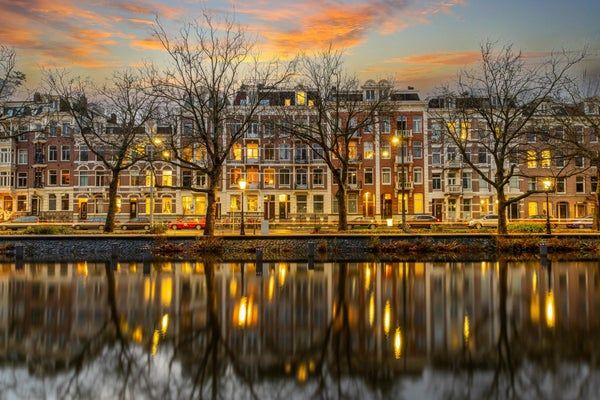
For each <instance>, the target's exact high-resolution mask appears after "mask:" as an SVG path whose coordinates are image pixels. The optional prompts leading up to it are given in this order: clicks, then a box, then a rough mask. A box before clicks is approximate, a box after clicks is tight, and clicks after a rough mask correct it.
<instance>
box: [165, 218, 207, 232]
mask: <svg viewBox="0 0 600 400" xmlns="http://www.w3.org/2000/svg"><path fill="white" fill-rule="evenodd" d="M168 225H169V229H173V230H174V231H176V230H177V229H198V230H200V229H204V227H205V226H206V218H196V219H178V220H176V221H171V222H169V224H168Z"/></svg>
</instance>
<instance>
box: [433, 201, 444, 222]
mask: <svg viewBox="0 0 600 400" xmlns="http://www.w3.org/2000/svg"><path fill="white" fill-rule="evenodd" d="M443 214H444V205H443V204H442V203H434V204H433V215H434V216H435V217H436V218H437V219H438V220H439V221H441V220H442V217H443Z"/></svg>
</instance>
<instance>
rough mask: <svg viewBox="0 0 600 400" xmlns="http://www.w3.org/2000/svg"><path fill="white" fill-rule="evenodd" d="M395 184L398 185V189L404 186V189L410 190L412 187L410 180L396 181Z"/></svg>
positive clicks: (412, 183)
mask: <svg viewBox="0 0 600 400" xmlns="http://www.w3.org/2000/svg"><path fill="white" fill-rule="evenodd" d="M396 186H397V187H398V189H399V190H402V188H404V190H412V189H413V187H414V182H411V181H406V182H404V183H402V182H400V181H398V182H396Z"/></svg>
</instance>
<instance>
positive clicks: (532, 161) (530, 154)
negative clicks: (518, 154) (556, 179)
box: [527, 150, 537, 168]
mask: <svg viewBox="0 0 600 400" xmlns="http://www.w3.org/2000/svg"><path fill="white" fill-rule="evenodd" d="M527 167H528V168H537V155H536V154H535V150H527Z"/></svg>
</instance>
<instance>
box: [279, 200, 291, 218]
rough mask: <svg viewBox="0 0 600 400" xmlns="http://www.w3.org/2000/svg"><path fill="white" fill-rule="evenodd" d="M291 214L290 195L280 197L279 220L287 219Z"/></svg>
mask: <svg viewBox="0 0 600 400" xmlns="http://www.w3.org/2000/svg"><path fill="white" fill-rule="evenodd" d="M289 213H290V195H289V194H280V195H279V219H287V217H288V215H289Z"/></svg>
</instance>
